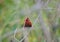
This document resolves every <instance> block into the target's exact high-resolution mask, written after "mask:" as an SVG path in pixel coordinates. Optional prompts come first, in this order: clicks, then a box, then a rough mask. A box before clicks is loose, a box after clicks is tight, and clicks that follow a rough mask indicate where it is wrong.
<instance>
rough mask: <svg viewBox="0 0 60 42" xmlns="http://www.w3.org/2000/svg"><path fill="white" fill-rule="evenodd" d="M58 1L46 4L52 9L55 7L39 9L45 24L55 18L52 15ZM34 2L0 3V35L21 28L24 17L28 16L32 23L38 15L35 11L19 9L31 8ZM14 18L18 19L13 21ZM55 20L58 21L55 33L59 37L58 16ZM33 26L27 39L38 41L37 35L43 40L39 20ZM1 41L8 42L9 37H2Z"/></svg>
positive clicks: (42, 41)
mask: <svg viewBox="0 0 60 42" xmlns="http://www.w3.org/2000/svg"><path fill="white" fill-rule="evenodd" d="M0 1H1V0H0ZM46 1H47V0H46ZM46 1H45V2H46ZM18 2H19V3H18ZM54 2H56V3H54ZM58 2H60V1H59V0H52V1H51V2H49V3H48V5H47V6H48V8H53V9H54V8H55V10H53V9H51V10H47V9H45V10H41V12H42V14H43V18H44V20H45V21H46V23H47V24H48V25H47V26H49V25H52V23H53V22H54V21H55V20H56V17H54V16H55V15H56V14H57V10H56V7H57V3H58ZM34 4H36V3H35V1H34V0H4V1H3V3H0V36H1V37H3V36H4V35H5V34H7V33H9V32H11V31H14V30H16V28H17V27H19V28H22V27H23V23H24V20H25V17H29V18H30V19H31V21H32V23H34V21H35V19H36V18H37V17H38V15H39V14H38V13H37V12H36V11H33V12H32V13H31V14H26V13H25V12H24V11H23V12H21V10H26V9H27V8H31V7H32V6H33V5H34ZM50 15H51V16H50ZM49 16H50V17H49ZM16 20H18V22H15V21H16ZM57 22H58V23H59V24H58V25H59V26H58V27H56V28H58V29H56V34H55V35H56V36H58V37H60V18H59V19H58V21H57ZM34 28H35V31H34V30H33V31H31V34H29V37H28V38H29V41H30V42H39V41H38V37H39V36H41V42H44V34H43V31H42V30H41V29H39V28H41V27H40V24H39V20H38V21H37V23H35V25H34ZM51 28H53V27H51ZM18 35H19V34H18ZM0 39H1V38H0ZM18 39H19V38H18ZM39 40H40V39H39ZM2 42H10V40H9V37H6V38H3V39H2Z"/></svg>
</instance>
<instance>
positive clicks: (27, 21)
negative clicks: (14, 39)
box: [24, 18, 32, 27]
mask: <svg viewBox="0 0 60 42" xmlns="http://www.w3.org/2000/svg"><path fill="white" fill-rule="evenodd" d="M24 27H32V23H31V21H30V19H29V18H26V20H25V24H24Z"/></svg>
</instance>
